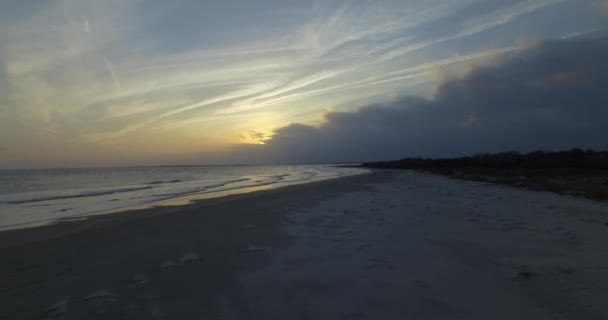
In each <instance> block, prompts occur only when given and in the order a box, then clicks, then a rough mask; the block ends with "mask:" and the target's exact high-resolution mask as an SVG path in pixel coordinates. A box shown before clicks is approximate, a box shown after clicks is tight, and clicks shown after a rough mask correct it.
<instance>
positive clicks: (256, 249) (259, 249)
mask: <svg viewBox="0 0 608 320" xmlns="http://www.w3.org/2000/svg"><path fill="white" fill-rule="evenodd" d="M266 250H267V249H266V248H263V247H258V246H254V245H251V246H249V247H247V250H245V252H247V253H255V252H264V251H266Z"/></svg>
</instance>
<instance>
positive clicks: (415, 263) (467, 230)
mask: <svg viewBox="0 0 608 320" xmlns="http://www.w3.org/2000/svg"><path fill="white" fill-rule="evenodd" d="M607 214H608V203H606V202H594V201H592V200H588V199H582V198H575V197H570V196H563V195H557V194H553V193H548V192H540V191H530V190H525V189H516V188H513V187H510V186H500V185H494V184H489V183H484V182H476V181H463V180H455V179H450V178H447V177H443V176H437V175H430V174H423V173H417V172H412V171H381V170H377V171H375V172H374V173H373V174H364V175H360V176H353V177H347V178H340V179H336V180H331V181H323V182H317V183H310V184H304V185H297V186H290V187H285V188H281V189H277V190H266V191H259V192H255V193H250V194H241V195H234V196H228V197H224V198H218V199H208V200H204V201H200V202H197V203H195V204H192V205H187V206H178V207H163V208H155V209H147V210H140V211H131V212H124V213H117V214H111V215H104V216H97V217H92V218H89V219H87V220H84V221H73V222H65V223H60V224H57V225H51V226H45V227H39V228H32V229H21V230H11V231H6V232H1V233H0V257H2V258H1V263H0V274H1V275H2V276H1V277H0V299H1V301H2V303H1V304H0V319H607V318H608V304H606V303H605V302H606V299H607V298H608V249H607V247H606V243H608V215H607Z"/></svg>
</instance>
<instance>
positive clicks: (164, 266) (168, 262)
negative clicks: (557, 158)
mask: <svg viewBox="0 0 608 320" xmlns="http://www.w3.org/2000/svg"><path fill="white" fill-rule="evenodd" d="M160 267H161V268H162V269H167V268H173V267H177V263H176V262H175V260H173V259H171V260H165V261H163V263H161V264H160Z"/></svg>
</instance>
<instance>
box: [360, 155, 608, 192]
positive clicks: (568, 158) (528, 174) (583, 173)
mask: <svg viewBox="0 0 608 320" xmlns="http://www.w3.org/2000/svg"><path fill="white" fill-rule="evenodd" d="M361 167H365V168H382V169H409V170H418V171H423V172H429V173H433V174H439V175H444V176H448V177H451V178H455V179H463V180H472V181H483V182H491V183H497V184H504V185H510V186H514V187H523V188H527V189H531V190H539V191H550V192H555V193H559V194H563V195H570V196H580V197H585V198H589V199H593V200H598V201H608V152H596V151H591V150H589V151H582V150H579V149H573V150H570V151H562V152H541V151H537V152H532V153H528V154H520V153H517V152H507V153H497V154H483V155H478V156H472V157H462V158H449V159H421V158H405V159H401V160H395V161H384V162H369V163H364V164H362V165H361Z"/></svg>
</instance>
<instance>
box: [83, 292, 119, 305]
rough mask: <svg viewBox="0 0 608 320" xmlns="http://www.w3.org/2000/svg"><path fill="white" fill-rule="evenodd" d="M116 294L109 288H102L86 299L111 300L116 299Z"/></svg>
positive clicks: (85, 299)
mask: <svg viewBox="0 0 608 320" xmlns="http://www.w3.org/2000/svg"><path fill="white" fill-rule="evenodd" d="M115 298H116V296H115V295H114V293H112V292H111V291H109V290H106V289H100V290H97V291H95V292H93V293H91V294H89V295H88V296H86V297H85V298H84V301H102V302H105V301H111V300H114V299H115Z"/></svg>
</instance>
